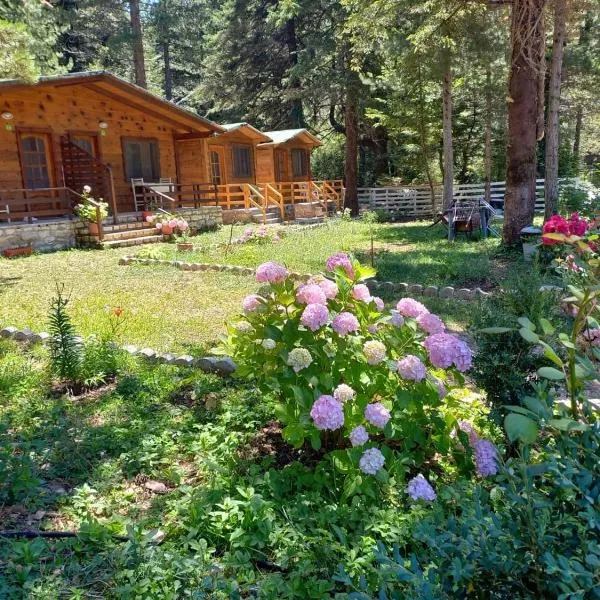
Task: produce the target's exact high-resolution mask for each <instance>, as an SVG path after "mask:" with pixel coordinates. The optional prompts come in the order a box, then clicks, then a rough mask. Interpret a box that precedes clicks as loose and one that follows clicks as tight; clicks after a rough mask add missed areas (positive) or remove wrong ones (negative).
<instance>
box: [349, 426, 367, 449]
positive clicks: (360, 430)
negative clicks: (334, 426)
mask: <svg viewBox="0 0 600 600" xmlns="http://www.w3.org/2000/svg"><path fill="white" fill-rule="evenodd" d="M368 441H369V434H368V433H367V430H366V429H365V428H364V427H363V426H362V425H359V426H358V427H355V428H354V429H353V430H352V431H351V432H350V443H351V444H352V445H353V446H363V445H364V444H366V443H367V442H368Z"/></svg>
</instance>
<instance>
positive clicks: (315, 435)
mask: <svg viewBox="0 0 600 600" xmlns="http://www.w3.org/2000/svg"><path fill="white" fill-rule="evenodd" d="M310 445H311V446H312V449H313V450H320V449H321V435H320V433H319V432H318V431H313V432H312V433H311V434H310Z"/></svg>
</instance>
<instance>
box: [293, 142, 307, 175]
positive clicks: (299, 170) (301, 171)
mask: <svg viewBox="0 0 600 600" xmlns="http://www.w3.org/2000/svg"><path fill="white" fill-rule="evenodd" d="M292 173H293V174H294V177H304V176H306V175H308V152H307V151H306V150H304V149H302V148H294V149H293V150H292Z"/></svg>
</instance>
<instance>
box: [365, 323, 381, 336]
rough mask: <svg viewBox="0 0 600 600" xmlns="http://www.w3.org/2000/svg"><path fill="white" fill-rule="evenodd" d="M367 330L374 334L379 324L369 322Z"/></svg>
mask: <svg viewBox="0 0 600 600" xmlns="http://www.w3.org/2000/svg"><path fill="white" fill-rule="evenodd" d="M367 331H368V332H369V333H371V334H373V335H374V334H376V333H377V332H378V331H379V325H377V323H371V324H370V325H369V326H368V327H367Z"/></svg>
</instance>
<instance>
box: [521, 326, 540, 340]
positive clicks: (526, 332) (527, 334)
mask: <svg viewBox="0 0 600 600" xmlns="http://www.w3.org/2000/svg"><path fill="white" fill-rule="evenodd" d="M519 334H520V335H521V337H522V338H523V339H524V340H525V341H526V342H530V343H531V344H537V343H538V342H539V341H540V338H539V336H538V335H537V334H536V333H533V331H532V330H531V329H527V327H521V329H519Z"/></svg>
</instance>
